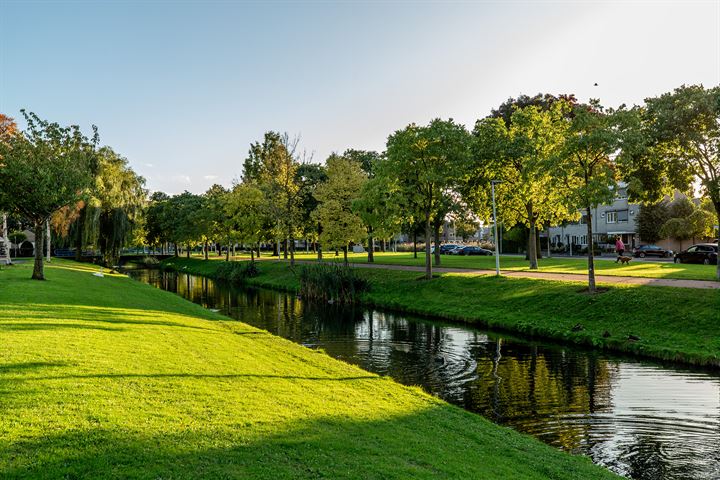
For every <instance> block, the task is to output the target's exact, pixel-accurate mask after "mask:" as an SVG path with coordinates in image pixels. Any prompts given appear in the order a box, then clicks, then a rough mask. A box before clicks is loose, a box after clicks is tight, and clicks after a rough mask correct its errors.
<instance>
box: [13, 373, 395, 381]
mask: <svg viewBox="0 0 720 480" xmlns="http://www.w3.org/2000/svg"><path fill="white" fill-rule="evenodd" d="M69 378H72V379H92V378H96V379H103V378H111V379H118V380H122V379H129V378H178V379H183V378H197V379H243V378H259V379H262V378H269V379H281V380H316V381H326V382H348V381H352V380H380V379H381V377H378V376H377V375H359V376H354V377H308V376H302V375H266V374H255V373H237V374H235V373H230V374H204V373H99V374H87V375H54V376H46V377H27V378H24V379H22V380H23V381H25V382H27V381H31V380H65V379H69Z"/></svg>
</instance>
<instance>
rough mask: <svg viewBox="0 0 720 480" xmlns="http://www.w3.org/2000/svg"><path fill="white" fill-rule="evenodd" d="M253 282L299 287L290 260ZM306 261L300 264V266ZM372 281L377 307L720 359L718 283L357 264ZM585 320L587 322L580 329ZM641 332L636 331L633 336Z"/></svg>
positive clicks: (370, 296)
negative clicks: (593, 284)
mask: <svg viewBox="0 0 720 480" xmlns="http://www.w3.org/2000/svg"><path fill="white" fill-rule="evenodd" d="M218 264H219V262H217V261H214V260H209V261H204V260H199V259H192V258H191V259H184V258H179V259H169V260H167V261H165V266H166V267H168V268H173V269H177V270H183V271H186V272H189V273H195V274H199V275H204V276H209V277H212V276H213V272H214V271H215V269H216V268H217V265H218ZM259 268H260V275H258V276H257V277H255V278H251V279H249V281H248V283H250V284H253V285H257V286H262V287H269V288H276V289H283V290H290V291H296V290H297V289H298V287H299V285H298V280H297V276H296V274H295V272H293V271H292V270H291V269H290V267H289V265H288V264H287V263H285V262H270V261H266V262H262V263H259ZM299 268H302V266H301V265H298V266H297V267H296V269H299ZM358 274H359V275H362V276H364V277H365V278H367V279H368V280H370V282H371V283H372V288H371V290H370V291H369V292H367V293H365V294H363V296H362V301H363V302H364V303H366V304H370V305H374V306H377V307H384V308H390V309H395V310H400V311H404V312H408V313H417V314H423V315H431V316H435V317H438V318H443V319H448V320H456V321H463V322H468V323H475V324H479V325H483V326H487V327H490V328H496V329H502V330H506V331H509V332H513V333H520V334H526V335H532V336H536V337H542V338H548V339H552V340H558V341H563V342H569V343H574V344H579V345H584V346H592V347H598V348H603V349H607V350H612V351H617V352H625V353H632V354H636V355H642V356H646V357H651V358H657V359H662V360H672V361H678V362H684V363H690V364H695V365H710V366H716V367H717V366H720V335H719V334H718V333H719V332H720V291H718V290H701V289H690V288H669V287H648V286H637V285H604V287H607V288H608V290H607V291H606V292H605V293H602V294H598V295H595V296H589V295H587V294H585V293H583V292H582V289H583V288H584V284H583V283H578V282H564V281H550V280H537V279H525V278H508V277H500V278H496V277H495V276H481V275H471V274H457V273H446V274H441V275H438V278H435V279H433V280H431V281H422V280H419V278H420V277H421V275H422V274H421V273H419V272H405V271H395V270H388V269H358ZM578 324H580V325H581V327H582V328H581V329H579V330H578V329H576V328H575V327H576V325H578ZM631 335H632V336H634V337H639V340H636V339H630V338H629V337H630V336H631Z"/></svg>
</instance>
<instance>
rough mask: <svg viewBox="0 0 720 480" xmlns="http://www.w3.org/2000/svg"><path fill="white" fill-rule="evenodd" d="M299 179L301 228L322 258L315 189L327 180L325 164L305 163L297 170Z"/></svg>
mask: <svg viewBox="0 0 720 480" xmlns="http://www.w3.org/2000/svg"><path fill="white" fill-rule="evenodd" d="M297 177H298V178H297V181H298V183H299V184H300V185H302V188H301V190H300V197H299V202H298V203H299V208H300V230H301V231H302V235H303V237H304V238H305V240H306V241H309V240H312V241H313V243H314V244H315V246H316V248H317V254H318V259H322V248H320V247H318V244H317V242H318V241H319V240H320V234H321V233H322V225H321V224H320V222H319V221H318V219H317V207H318V201H317V199H316V198H315V190H316V189H317V187H318V186H319V185H321V184H322V183H323V182H325V181H326V180H327V171H326V169H325V166H324V165H319V164H317V163H303V164H301V165H300V166H299V167H298V170H297Z"/></svg>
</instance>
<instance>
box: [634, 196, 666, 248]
mask: <svg viewBox="0 0 720 480" xmlns="http://www.w3.org/2000/svg"><path fill="white" fill-rule="evenodd" d="M668 218H669V212H668V204H667V202H666V201H664V200H662V201H660V202H657V203H648V204H643V205H640V212H639V213H638V217H637V229H638V234H640V238H641V239H642V241H644V242H648V243H655V242H657V241H658V240H660V239H661V238H663V237H664V235H663V233H662V228H663V225H664V224H665V222H667V221H668Z"/></svg>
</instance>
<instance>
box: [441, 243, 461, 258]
mask: <svg viewBox="0 0 720 480" xmlns="http://www.w3.org/2000/svg"><path fill="white" fill-rule="evenodd" d="M456 248H462V245H456V244H454V243H446V244H445V245H440V254H441V255H447V254H448V253H450V252H452V251H453V250H455V249H456Z"/></svg>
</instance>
